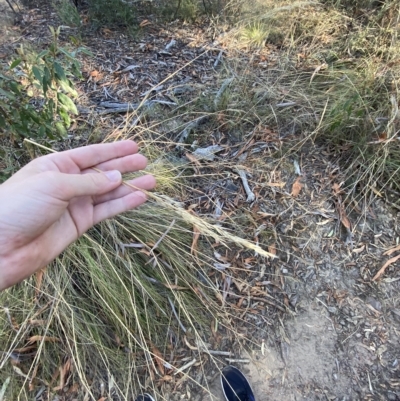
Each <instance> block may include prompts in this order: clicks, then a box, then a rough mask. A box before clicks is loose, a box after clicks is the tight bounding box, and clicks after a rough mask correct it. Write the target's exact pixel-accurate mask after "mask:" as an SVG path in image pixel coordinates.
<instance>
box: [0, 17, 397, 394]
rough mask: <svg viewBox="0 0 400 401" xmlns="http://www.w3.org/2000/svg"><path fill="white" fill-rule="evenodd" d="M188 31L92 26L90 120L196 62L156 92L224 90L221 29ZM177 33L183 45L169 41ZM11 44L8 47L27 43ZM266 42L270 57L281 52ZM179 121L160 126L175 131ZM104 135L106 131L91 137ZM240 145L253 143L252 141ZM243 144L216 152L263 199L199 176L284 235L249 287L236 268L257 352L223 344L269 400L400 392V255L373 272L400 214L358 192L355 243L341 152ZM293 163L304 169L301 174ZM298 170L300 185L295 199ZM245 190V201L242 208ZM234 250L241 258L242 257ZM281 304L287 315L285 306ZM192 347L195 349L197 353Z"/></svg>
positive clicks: (215, 388)
mask: <svg viewBox="0 0 400 401" xmlns="http://www.w3.org/2000/svg"><path fill="white" fill-rule="evenodd" d="M29 15H30V17H29V18H28V17H27V18H26V20H27V21H28V20H29V21H30V24H31V25H29V26H30V28H29V29H26V27H27V25H23V27H22V28H20V29H21V30H22V31H23V35H25V37H26V38H27V39H29V40H31V41H32V42H34V43H35V44H36V45H39V46H40V45H41V44H43V43H45V42H46V34H45V26H43V25H42V24H41V22H40V21H43V19H45V20H47V19H48V18H50V17H49V16H44V15H42V13H41V12H40V11H39V10H32V11H30V13H29ZM53 17H54V16H53ZM35 21H36V23H35ZM4 29H5V28H3V30H4ZM187 29H188V28H186V27H177V26H176V25H170V26H168V27H164V28H163V29H161V28H159V27H149V28H148V29H147V30H145V31H144V32H142V33H141V36H140V37H139V38H137V39H127V38H126V37H123V36H122V35H117V34H113V33H111V32H108V31H105V30H103V31H99V32H96V33H93V36H92V37H91V38H90V41H88V42H87V43H86V44H87V45H89V46H90V47H91V48H92V51H93V53H94V58H93V59H91V60H86V61H85V71H84V72H85V78H86V81H85V83H84V85H82V87H81V97H80V104H81V107H82V108H81V111H82V114H81V116H80V118H82V119H83V120H86V121H90V120H91V118H92V115H93V114H92V113H98V112H101V111H102V110H104V108H103V107H101V105H100V102H104V101H119V102H123V101H126V102H133V101H137V99H141V98H143V96H144V94H145V93H146V91H147V90H149V89H150V88H152V87H153V86H154V85H156V84H157V83H159V82H161V81H162V80H163V79H164V78H166V77H167V76H168V75H169V74H171V73H173V72H174V71H177V70H178V69H179V68H181V67H183V66H184V65H185V64H186V63H188V62H190V61H192V60H194V59H196V61H194V62H193V63H191V64H190V65H189V66H187V67H184V68H183V69H182V70H180V71H179V73H177V74H176V75H175V76H174V77H173V78H172V79H171V80H169V81H168V86H167V87H164V88H160V89H159V90H155V91H154V97H153V99H155V100H158V101H169V102H171V101H173V98H172V97H171V96H174V95H176V93H177V92H176V93H174V92H173V90H174V89H176V88H177V87H179V88H181V90H183V91H188V92H190V91H191V90H193V88H201V90H203V91H205V92H206V93H207V90H209V89H210V88H213V87H215V86H216V85H217V84H216V82H217V78H216V74H217V72H216V69H215V68H216V67H214V66H215V65H216V62H217V59H218V56H219V54H220V51H221V50H224V51H225V49H224V48H223V45H221V44H219V43H220V42H221V43H222V42H223V40H222V39H221V41H220V42H218V40H217V41H213V40H212V38H211V33H210V32H207V31H205V30H203V29H202V28H201V27H195V28H190V33H188V31H187ZM12 32H14V31H12ZM172 39H174V40H175V41H176V42H175V44H174V45H173V46H171V47H170V48H168V50H166V47H167V46H168V44H170V43H171V40H172ZM3 43H4V45H3V48H2V49H1V52H3V50H4V51H5V52H9V51H10V50H12V47H13V46H16V45H17V42H16V43H15V44H12V43H10V41H8V42H3ZM206 50H207V53H206V54H205V55H202V54H203V53H204V52H205V51H206ZM226 51H227V52H228V50H226ZM265 51H266V54H267V56H266V57H268V56H269V57H271V59H273V58H275V57H276V54H275V53H274V54H272V55H271V52H268V51H267V50H265ZM198 56H200V57H198ZM197 57H198V58H197ZM130 66H134V67H132V68H131V69H129V67H130ZM127 67H128V70H127V71H125V72H122V71H123V70H124V69H126V68H127ZM254 68H257V65H256V66H255V67H254ZM182 88H183V89H182ZM166 89H168V90H166ZM189 97H190V96H189ZM107 118H108V117H107ZM104 121H105V120H104ZM123 121H124V117H123V116H120V115H113V116H112V117H111V118H108V119H107V122H106V124H107V131H108V132H109V131H110V130H111V129H117V128H118V127H119V126H120V124H121V123H123ZM106 124H104V125H106ZM171 125H172V126H173V123H170V125H168V127H161V128H160V131H162V130H165V132H167V133H168V131H169V130H171V131H174V130H173V128H171ZM178 132H179V130H178ZM104 134H105V133H103V132H99V134H98V136H97V137H96V138H91V140H98V139H99V138H102V137H104ZM273 134H274V133H270V132H269V133H267V136H268V135H269V136H268V138H267V137H266V136H264V137H262V135H261V134H260V135H261V137H259V138H258V143H262V144H274V143H278V142H279V141H280V140H281V137H282V136H281V133H279V132H278V133H277V135H278V137H279V138H274V137H273ZM174 135H175V139H176V134H174ZM271 135H272V138H271ZM211 139H215V138H206V139H205V142H207V140H208V141H209V142H208V143H206V144H208V145H209V144H211V143H212V142H211ZM87 141H88V138H87V137H85V135H83V134H81V133H80V132H79V131H76V132H71V136H70V138H69V141H68V144H67V145H66V146H71V147H73V146H77V145H79V144H85V143H86V142H87ZM249 142H250V141H249ZM240 146H243V148H245V147H246V149H249V148H248V146H249V143H245V142H244V143H242V144H241V145H240ZM251 146H252V145H251ZM234 151H236V150H235V149H234V150H232V151H231V150H229V151H227V152H224V154H223V155H219V156H217V157H218V158H219V160H220V161H221V163H226V161H227V160H229V161H230V163H232V164H231V166H232V165H234V164H235V163H237V164H238V165H240V166H243V167H244V168H246V169H247V171H249V172H251V179H250V186H251V187H252V189H253V190H254V191H255V193H256V195H257V199H256V201H255V202H254V203H252V204H251V205H247V204H246V202H245V199H246V195H245V193H244V191H243V188H242V186H241V183H240V181H239V179H238V177H231V176H230V175H226V176H223V179H221V180H219V181H217V180H215V181H210V180H209V179H207V181H203V182H201V181H199V182H201V184H199V189H200V190H201V191H203V193H204V194H205V195H207V196H212V197H213V200H214V201H215V200H217V199H218V200H222V201H223V204H224V205H225V206H224V208H223V210H224V212H231V211H234V212H232V214H231V215H230V216H231V217H232V219H233V221H234V222H235V223H237V224H238V225H239V224H242V223H241V222H242V221H245V222H250V221H251V224H253V227H252V230H253V232H254V235H255V236H256V237H258V238H259V242H260V245H263V246H265V247H268V246H270V247H271V243H274V248H275V250H276V253H277V256H278V258H277V259H276V260H275V261H271V262H265V265H263V264H260V263H258V262H257V263H252V262H251V261H250V262H249V266H244V267H245V268H247V269H248V270H247V271H245V272H244V273H242V274H241V276H240V278H241V279H243V280H245V281H246V282H247V285H242V284H241V282H239V279H238V278H237V277H233V284H232V289H231V291H232V296H229V295H228V296H227V301H228V302H230V303H231V304H232V310H233V311H234V313H236V314H237V315H240V316H241V318H242V319H243V320H242V326H239V327H238V332H240V333H242V334H243V335H244V336H246V337H250V338H251V344H250V346H248V347H246V349H247V350H248V354H246V353H245V352H244V351H243V348H242V345H243V344H239V343H238V342H235V340H232V342H233V344H232V342H230V341H231V339H229V341H228V339H227V341H226V342H224V340H223V339H222V340H220V341H215V343H214V344H212V345H214V346H216V347H218V346H219V347H220V348H221V349H222V350H231V349H230V348H229V349H228V345H229V346H232V347H233V349H234V350H236V356H237V357H239V358H245V359H246V358H249V359H250V363H248V364H239V365H238V366H239V367H240V368H242V369H243V371H244V372H245V373H247V375H248V377H249V379H250V381H251V383H252V385H253V387H254V390H255V393H256V396H257V397H258V399H259V400H265V399H270V400H310V401H314V400H340V401H342V400H343V401H344V400H400V367H399V360H400V347H399V341H400V275H399V270H398V267H399V264H398V262H397V264H396V263H394V264H392V266H391V267H389V268H388V270H387V272H386V273H385V275H384V278H383V279H382V280H380V281H377V282H374V281H372V278H373V277H374V275H375V274H376V272H377V271H378V270H379V268H380V267H381V266H382V265H383V264H384V263H385V261H386V260H388V259H389V258H390V256H389V255H384V252H385V251H388V250H389V249H391V248H394V247H396V246H397V245H398V243H399V238H400V229H399V226H398V223H399V217H400V216H399V214H397V215H396V214H393V212H392V211H391V210H389V209H388V207H387V206H386V205H385V203H384V201H383V200H381V199H365V200H364V202H363V203H359V204H354V203H353V202H350V201H348V202H347V204H346V205H347V215H348V219H349V220H350V222H351V224H352V227H351V231H352V234H353V235H352V239H351V240H349V235H348V233H347V232H346V230H344V228H343V226H342V224H341V222H340V217H339V214H340V213H339V209H338V206H337V205H338V201H339V198H340V200H344V199H346V198H347V196H348V194H346V193H345V192H343V193H340V191H339V193H338V192H336V193H335V191H333V190H332V188H333V187H334V185H335V184H336V185H339V184H340V183H341V182H342V181H344V179H345V177H343V176H341V173H340V168H339V166H337V165H336V164H335V160H334V156H332V155H330V154H328V153H326V152H325V151H324V149H321V148H317V147H312V146H310V147H308V148H304V149H303V150H302V152H301V153H299V154H298V155H297V156H291V157H290V158H288V159H282V160H281V161H279V162H278V161H277V160H276V159H275V158H274V157H272V154H271V152H270V150H269V148H268V146H265V147H264V148H261V151H258V152H257V153H256V155H253V156H252V155H251V153H249V154H248V155H247V157H242V158H241V159H240V160H239V159H237V161H236V162H234V159H235V157H234V156H233V155H234ZM256 160H257V161H256ZM260 160H261V161H260ZM294 161H296V162H297V163H298V164H299V166H300V169H301V173H302V175H301V176H300V178H298V175H297V174H296V171H295V170H296V169H295V167H294V163H293V162H294ZM297 179H298V180H299V181H298V182H300V183H301V189H300V191H299V194H298V195H297V196H292V195H291V192H292V190H293V184H294V182H296V180H297ZM229 188H230V189H231V190H232V188H233V192H234V194H235V196H233V195H231V194H230V192H229ZM211 194H212V195H211ZM234 197H237V198H238V201H237V202H236V205H234V206H232V203H233V201H232V198H234ZM181 201H184V202H185V201H186V202H188V199H181ZM231 201H232V202H231ZM190 202H193V200H192V199H190ZM230 202H231V203H230ZM199 203H200V201H199ZM203 210H204V209H203ZM212 211H213V207H211V210H210V212H212ZM204 213H205V211H204ZM243 216H245V219H244V217H243ZM249 216H250V217H249ZM243 219H244V220H243ZM241 230H242V231H243V232H247V227H238V231H241ZM227 258H228V261H229V262H230V263H233V261H234V257H233V255H228V256H227ZM237 263H239V262H237ZM239 267H240V268H243V266H239ZM396 269H397V270H396ZM243 270H244V268H243ZM235 279H237V280H238V281H237V282H235ZM233 293H234V295H236V298H235V297H234V296H233ZM271 299H272V300H273V302H272V301H271ZM271 302H272V304H271ZM274 304H275V306H278V307H279V306H280V307H281V308H283V310H286V311H287V313H285V314H283V313H281V312H280V311H279V309H277V308H275V307H274ZM244 312H245V313H244ZM210 342H211V340H210ZM249 348H250V350H249ZM187 352H188V357H189V356H190V354H191V351H190V350H187ZM192 353H193V355H195V353H194V352H192ZM221 366H222V363H221ZM198 373H199V372H198V370H196V368H194V369H193V370H192V371H190V375H191V376H192V377H194V378H196V377H198ZM205 376H206V378H207V379H208V380H210V381H211V382H212V383H213V385H212V386H211V390H212V392H213V393H214V394H215V397H217V399H221V394H220V390H219V381H218V379H216V377H217V376H218V372H217V371H216V370H212V368H210V371H209V372H206V375H205ZM190 388H191V387H190V386H189V385H187V387H186V390H187V391H186V392H185V390H184V389H185V386H184V385H181V386H180V387H179V389H178V390H176V387H175V390H174V389H173V388H172V387H171V388H168V385H165V389H164V390H165V391H164V394H165V397H166V399H168V398H169V397H170V398H171V399H185V397H187V398H189V399H192V398H193V399H195V400H200V399H204V400H205V399H209V396H207V395H205V394H203V393H198V390H196V388H193V389H192V390H191V392H188V391H189V390H188V389H190ZM168 390H169V391H170V393H168ZM188 394H189V395H188Z"/></svg>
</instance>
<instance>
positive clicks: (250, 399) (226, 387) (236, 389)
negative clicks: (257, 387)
mask: <svg viewBox="0 0 400 401" xmlns="http://www.w3.org/2000/svg"><path fill="white" fill-rule="evenodd" d="M221 385H222V389H223V391H224V395H225V399H226V401H255V400H256V399H255V397H254V393H253V390H252V389H251V387H250V384H249V382H248V380H247V379H246V377H245V375H244V374H243V373H242V372H241V371H240V370H239V369H237V368H235V367H234V366H226V367H225V368H224V369H222V374H221Z"/></svg>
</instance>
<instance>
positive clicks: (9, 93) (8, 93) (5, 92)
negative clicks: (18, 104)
mask: <svg viewBox="0 0 400 401" xmlns="http://www.w3.org/2000/svg"><path fill="white" fill-rule="evenodd" d="M0 95H3V96H5V97H8V98H9V99H10V100H17V98H16V97H15V96H14V95H13V94H12V93H11V92H7V91H5V90H4V89H1V88H0Z"/></svg>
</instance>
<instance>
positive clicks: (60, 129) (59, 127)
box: [56, 122, 68, 138]
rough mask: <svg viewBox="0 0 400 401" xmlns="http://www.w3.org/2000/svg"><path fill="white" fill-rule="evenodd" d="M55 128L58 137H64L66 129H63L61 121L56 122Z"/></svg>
mask: <svg viewBox="0 0 400 401" xmlns="http://www.w3.org/2000/svg"><path fill="white" fill-rule="evenodd" d="M56 129H57V132H58V134H59V136H60V137H62V138H64V137H66V136H67V135H68V133H67V130H66V129H65V127H64V125H63V123H61V122H56Z"/></svg>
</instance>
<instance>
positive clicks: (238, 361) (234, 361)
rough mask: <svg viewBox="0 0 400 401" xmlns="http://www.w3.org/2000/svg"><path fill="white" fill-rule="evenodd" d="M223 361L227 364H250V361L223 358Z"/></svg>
mask: <svg viewBox="0 0 400 401" xmlns="http://www.w3.org/2000/svg"><path fill="white" fill-rule="evenodd" d="M225 361H227V362H229V363H250V359H231V358H225Z"/></svg>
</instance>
